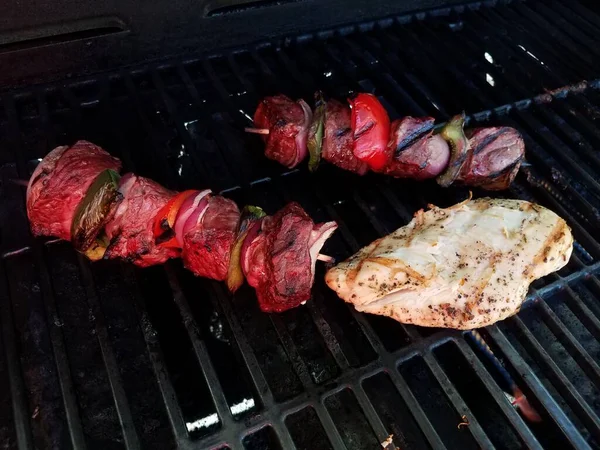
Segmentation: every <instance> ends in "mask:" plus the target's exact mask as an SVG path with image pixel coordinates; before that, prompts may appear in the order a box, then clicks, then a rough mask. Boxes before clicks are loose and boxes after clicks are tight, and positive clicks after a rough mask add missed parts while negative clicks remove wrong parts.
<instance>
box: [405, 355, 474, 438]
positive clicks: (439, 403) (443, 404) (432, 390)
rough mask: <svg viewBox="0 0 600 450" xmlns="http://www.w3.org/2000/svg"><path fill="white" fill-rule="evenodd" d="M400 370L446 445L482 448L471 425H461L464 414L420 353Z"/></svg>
mask: <svg viewBox="0 0 600 450" xmlns="http://www.w3.org/2000/svg"><path fill="white" fill-rule="evenodd" d="M398 370H399V371H400V374H401V375H402V378H403V379H404V381H405V382H406V384H408V386H409V387H410V389H411V391H412V392H413V394H414V396H415V397H416V398H417V400H418V402H419V404H420V405H421V408H423V410H424V411H425V413H426V414H427V416H428V417H429V418H430V420H431V423H432V425H433V426H434V427H435V429H436V431H437V432H438V433H439V435H440V437H441V438H442V440H443V441H444V444H445V445H447V446H449V447H450V448H464V449H467V448H478V447H477V444H476V442H475V441H474V440H473V437H472V435H471V434H470V432H469V429H468V428H467V429H462V430H459V429H458V428H457V426H458V424H459V423H460V422H461V417H460V415H459V414H458V413H457V412H456V411H455V410H454V408H453V406H452V404H451V403H450V402H449V400H448V399H447V397H446V395H445V394H444V392H443V390H442V388H441V387H440V385H439V384H438V383H437V381H436V380H435V378H434V377H433V374H432V373H431V371H430V369H429V368H428V367H427V365H426V364H425V363H424V361H423V360H422V359H421V358H420V357H414V358H411V359H409V360H408V361H404V362H403V363H401V364H400V366H399V367H398Z"/></svg>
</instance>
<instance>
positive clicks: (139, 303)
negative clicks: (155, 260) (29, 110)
mask: <svg viewBox="0 0 600 450" xmlns="http://www.w3.org/2000/svg"><path fill="white" fill-rule="evenodd" d="M123 271H124V276H125V277H127V278H129V279H135V280H136V283H135V284H134V289H135V297H134V299H133V300H134V302H133V303H134V306H135V311H136V314H137V317H138V323H139V326H140V330H141V331H142V334H143V336H144V341H145V342H146V347H147V349H148V354H149V356H150V361H151V362H152V368H153V370H154V374H155V376H156V382H157V384H158V386H159V388H160V392H161V395H162V398H163V402H164V404H165V409H166V411H167V416H168V417H169V422H170V423H171V428H172V430H173V435H174V436H175V439H176V440H177V444H178V445H179V446H180V447H182V448H183V449H186V448H188V447H187V445H186V443H187V442H188V433H187V429H186V426H185V421H184V419H183V413H182V412H181V407H180V406H179V403H178V402H177V394H176V393H175V389H174V388H173V384H172V383H171V380H170V377H169V373H168V371H167V368H166V367H165V363H164V360H165V359H164V356H163V354H162V350H161V349H160V344H159V343H158V333H157V332H156V329H155V328H154V326H153V325H152V322H151V321H150V319H149V316H148V312H147V311H146V307H145V306H144V304H143V302H144V300H143V299H142V295H141V292H140V290H139V286H138V283H139V280H137V277H136V276H135V274H134V272H133V268H131V267H123Z"/></svg>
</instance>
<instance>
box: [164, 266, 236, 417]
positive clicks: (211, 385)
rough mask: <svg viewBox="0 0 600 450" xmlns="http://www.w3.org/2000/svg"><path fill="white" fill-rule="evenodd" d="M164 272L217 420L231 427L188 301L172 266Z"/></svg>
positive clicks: (217, 382) (215, 375)
mask: <svg viewBox="0 0 600 450" xmlns="http://www.w3.org/2000/svg"><path fill="white" fill-rule="evenodd" d="M165 271H166V272H167V279H168V280H169V285H170V287H171V290H172V291H173V301H174V302H175V304H176V305H177V308H178V309H179V312H180V314H181V319H182V321H183V324H184V325H185V328H186V331H187V334H188V336H189V338H190V341H191V342H192V346H193V347H194V351H195V353H196V358H197V360H198V363H199V365H200V370H201V371H202V375H203V376H204V379H205V380H206V385H207V386H208V389H209V391H210V396H211V397H212V400H213V404H214V406H215V408H216V410H217V414H218V416H219V419H220V420H221V422H222V424H223V425H222V426H223V427H230V426H233V425H232V424H233V416H232V414H231V409H230V408H229V405H228V403H227V399H226V398H225V393H224V392H223V388H222V387H221V383H220V382H219V378H218V377H217V373H216V371H215V368H214V366H213V364H212V361H211V360H210V356H209V354H208V351H207V349H206V345H205V343H204V342H203V341H202V339H201V337H200V332H199V326H198V323H197V322H196V320H195V319H194V316H193V314H192V311H191V310H190V307H189V301H188V300H187V298H186V296H185V295H184V293H183V292H182V290H181V286H180V284H179V281H178V280H177V276H176V275H175V272H174V270H173V265H172V264H171V263H167V265H166V266H165Z"/></svg>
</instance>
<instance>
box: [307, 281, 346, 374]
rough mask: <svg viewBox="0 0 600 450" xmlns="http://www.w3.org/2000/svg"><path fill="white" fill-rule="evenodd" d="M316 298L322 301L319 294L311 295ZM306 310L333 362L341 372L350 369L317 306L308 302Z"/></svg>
mask: <svg viewBox="0 0 600 450" xmlns="http://www.w3.org/2000/svg"><path fill="white" fill-rule="evenodd" d="M315 296H318V297H319V298H320V299H321V301H323V298H322V295H321V293H320V292H315V293H313V297H315ZM306 308H307V310H308V312H309V313H310V316H311V318H312V320H313V322H314V323H315V326H316V327H317V329H318V330H319V333H320V334H321V336H322V337H323V341H324V342H325V345H327V349H328V350H329V351H330V352H331V354H332V356H333V358H334V359H335V362H336V363H337V365H338V366H339V367H340V369H341V370H342V371H345V370H347V369H348V368H349V367H350V362H349V361H348V358H347V357H346V355H345V354H344V352H343V350H342V347H341V345H340V343H339V342H338V340H337V339H336V338H335V335H334V333H333V330H332V329H331V327H330V326H329V323H327V321H326V320H325V318H324V317H323V315H322V314H321V312H320V311H319V309H318V308H317V306H315V304H314V302H308V303H307V304H306Z"/></svg>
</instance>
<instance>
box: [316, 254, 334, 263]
mask: <svg viewBox="0 0 600 450" xmlns="http://www.w3.org/2000/svg"><path fill="white" fill-rule="evenodd" d="M317 259H318V260H319V261H323V262H326V263H334V262H335V259H334V258H333V256H329V255H324V254H323V253H319V254H318V255H317Z"/></svg>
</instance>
